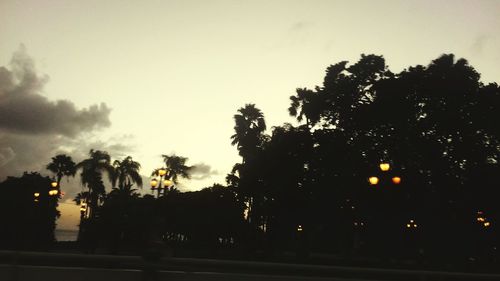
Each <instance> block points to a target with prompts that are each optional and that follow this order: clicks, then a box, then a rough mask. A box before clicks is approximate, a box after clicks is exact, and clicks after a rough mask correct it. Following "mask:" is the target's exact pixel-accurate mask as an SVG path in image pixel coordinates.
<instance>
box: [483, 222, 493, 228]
mask: <svg viewBox="0 0 500 281" xmlns="http://www.w3.org/2000/svg"><path fill="white" fill-rule="evenodd" d="M483 225H484V227H489V226H490V225H491V224H490V222H489V221H486V222H484V223H483Z"/></svg>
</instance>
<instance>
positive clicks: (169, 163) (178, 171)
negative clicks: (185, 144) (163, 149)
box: [153, 154, 193, 184]
mask: <svg viewBox="0 0 500 281" xmlns="http://www.w3.org/2000/svg"><path fill="white" fill-rule="evenodd" d="M162 157H163V162H164V163H165V167H166V169H167V174H166V176H165V178H166V179H169V180H171V181H172V182H173V183H174V184H177V183H178V182H179V178H185V179H189V178H190V177H191V175H190V173H191V170H192V169H193V166H188V165H186V162H187V161H188V158H187V157H182V156H177V155H175V154H172V155H166V154H163V155H162ZM156 172H157V171H156ZM154 173H155V171H153V174H154Z"/></svg>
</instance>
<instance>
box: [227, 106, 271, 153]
mask: <svg viewBox="0 0 500 281" xmlns="http://www.w3.org/2000/svg"><path fill="white" fill-rule="evenodd" d="M234 123H235V125H234V131H235V134H234V135H232V136H231V139H232V141H231V144H232V145H236V147H237V148H238V151H239V153H240V155H241V157H243V162H245V161H248V160H249V158H251V157H253V156H254V155H255V153H256V152H257V150H258V149H259V148H261V147H262V143H263V142H264V140H265V138H264V131H265V130H266V122H265V120H264V114H262V111H260V109H258V108H257V107H255V104H247V105H245V107H242V108H240V109H238V114H235V115H234Z"/></svg>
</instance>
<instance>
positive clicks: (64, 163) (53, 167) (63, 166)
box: [47, 154, 76, 190]
mask: <svg viewBox="0 0 500 281" xmlns="http://www.w3.org/2000/svg"><path fill="white" fill-rule="evenodd" d="M47 170H49V171H51V172H53V173H54V174H55V175H56V181H57V188H58V189H59V190H60V186H61V179H62V178H63V177H64V176H66V177H69V176H72V177H74V176H75V172H76V169H75V162H73V160H72V159H71V156H67V155H65V154H59V155H56V156H55V157H52V162H50V163H49V164H47Z"/></svg>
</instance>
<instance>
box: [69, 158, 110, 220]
mask: <svg viewBox="0 0 500 281" xmlns="http://www.w3.org/2000/svg"><path fill="white" fill-rule="evenodd" d="M89 156H90V157H89V158H88V159H85V160H83V161H81V162H80V163H78V164H76V170H77V171H78V170H80V171H81V174H80V177H81V183H82V184H83V185H84V186H86V187H87V188H88V191H89V198H88V206H89V217H90V218H91V219H92V218H94V217H95V216H96V213H95V212H96V211H97V207H98V206H99V205H100V201H102V199H103V198H104V196H105V194H106V191H105V187H104V182H103V179H102V173H103V172H106V173H107V174H108V177H109V179H110V181H112V180H113V175H114V169H113V166H112V165H111V163H110V162H111V158H110V156H109V154H108V153H107V152H105V151H100V150H93V149H91V150H90V152H89Z"/></svg>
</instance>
